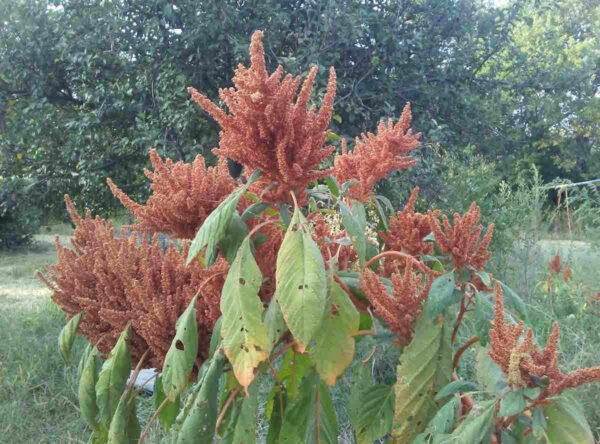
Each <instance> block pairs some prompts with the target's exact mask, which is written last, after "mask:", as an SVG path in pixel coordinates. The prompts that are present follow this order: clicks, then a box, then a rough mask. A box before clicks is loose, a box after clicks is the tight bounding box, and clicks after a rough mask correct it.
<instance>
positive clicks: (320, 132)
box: [189, 31, 336, 202]
mask: <svg viewBox="0 0 600 444" xmlns="http://www.w3.org/2000/svg"><path fill="white" fill-rule="evenodd" d="M262 36H263V33H262V31H256V32H255V33H254V34H253V35H252V41H251V43H250V62H251V65H250V68H246V67H244V66H242V65H239V66H238V68H237V69H236V71H235V75H234V77H233V84H234V85H235V88H228V89H221V90H219V96H220V98H221V100H222V101H223V102H224V103H225V105H227V107H228V108H229V113H227V112H225V111H224V110H222V109H221V108H219V107H218V106H217V105H215V104H214V103H213V102H211V101H210V100H209V99H208V98H207V97H205V96H204V95H202V94H200V93H199V92H198V91H196V90H195V89H194V88H189V91H190V93H191V94H192V98H193V99H194V101H195V102H196V103H198V104H199V105H200V106H201V107H202V109H203V110H204V111H206V112H207V113H208V114H210V115H211V116H212V117H213V118H214V119H215V120H216V121H217V122H218V123H219V125H221V133H220V141H219V149H218V150H217V149H215V154H217V155H218V156H221V157H228V158H230V159H233V160H235V161H236V162H239V163H241V164H242V165H244V166H245V167H246V168H247V169H248V170H249V171H253V170H256V169H260V170H261V171H262V172H263V175H262V176H261V178H260V179H259V181H258V185H256V186H257V187H259V188H262V189H263V191H264V194H263V200H265V201H269V202H279V201H288V200H289V198H290V197H289V192H290V191H294V192H295V193H296V195H297V196H298V199H299V201H300V202H302V201H304V199H305V193H304V191H305V189H306V187H307V185H308V184H309V183H310V182H311V181H313V180H315V179H319V178H321V177H324V176H326V175H327V174H329V171H320V170H317V169H316V168H317V167H318V166H319V164H320V163H321V162H322V161H323V160H324V159H326V158H327V157H329V156H330V155H331V153H332V152H333V149H334V148H333V147H332V146H324V144H325V140H326V139H327V135H328V130H327V127H328V126H329V121H330V120H331V114H332V110H333V99H334V97H335V87H336V78H335V71H334V70H333V68H331V70H330V73H329V83H328V84H327V92H326V94H325V97H324V99H323V105H322V107H321V109H320V110H319V112H318V113H317V112H316V110H315V107H314V106H312V107H311V108H310V109H307V106H308V102H309V98H310V93H311V90H312V87H313V83H314V80H315V76H316V75H317V68H316V67H313V68H312V69H311V70H310V72H309V74H308V77H307V78H306V80H305V81H304V83H303V85H302V88H301V90H300V93H299V95H298V97H297V99H296V100H295V101H294V98H295V97H296V92H297V90H298V86H299V85H300V77H296V78H293V77H292V76H291V75H290V74H287V75H286V76H283V68H282V67H281V66H279V67H278V68H277V70H276V71H275V72H274V73H273V74H271V75H269V74H268V72H267V67H266V64H265V54H264V48H263V44H262ZM282 77H283V80H282ZM267 187H268V189H266V188H267Z"/></svg>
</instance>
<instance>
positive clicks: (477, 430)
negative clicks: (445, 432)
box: [438, 400, 496, 444]
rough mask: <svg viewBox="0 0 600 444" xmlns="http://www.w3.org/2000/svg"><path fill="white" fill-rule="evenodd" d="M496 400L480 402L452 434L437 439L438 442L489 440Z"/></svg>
mask: <svg viewBox="0 0 600 444" xmlns="http://www.w3.org/2000/svg"><path fill="white" fill-rule="evenodd" d="M495 405H496V400H491V401H485V402H482V403H481V404H480V405H479V406H478V407H477V408H476V409H475V408H474V409H471V411H470V412H469V415H468V416H467V417H466V418H465V419H464V420H463V421H462V422H461V423H460V425H459V426H458V427H457V428H456V430H454V432H453V433H452V435H450V436H448V437H446V438H443V439H441V440H440V441H438V442H439V443H440V444H464V443H480V442H489V440H490V439H491V438H490V436H491V433H492V428H493V426H494V408H495Z"/></svg>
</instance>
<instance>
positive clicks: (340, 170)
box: [333, 103, 421, 203]
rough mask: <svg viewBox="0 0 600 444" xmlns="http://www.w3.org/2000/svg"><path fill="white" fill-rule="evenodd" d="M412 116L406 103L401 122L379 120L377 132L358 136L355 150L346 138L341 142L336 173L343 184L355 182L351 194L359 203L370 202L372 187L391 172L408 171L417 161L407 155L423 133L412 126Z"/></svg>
mask: <svg viewBox="0 0 600 444" xmlns="http://www.w3.org/2000/svg"><path fill="white" fill-rule="evenodd" d="M411 120H412V115H411V112H410V103H407V104H406V106H405V107H404V110H403V111H402V115H401V116H400V119H398V122H397V123H396V124H395V125H394V124H393V122H392V119H388V121H387V123H385V122H384V121H383V120H382V121H381V122H380V123H379V126H378V128H377V134H373V133H367V134H364V133H363V134H362V135H361V137H360V138H358V137H357V138H356V140H355V143H354V150H353V151H351V152H349V151H348V149H347V147H346V141H345V140H344V141H342V154H336V156H335V158H334V169H333V174H334V176H335V178H336V180H337V181H338V183H340V184H342V183H344V182H347V181H349V180H350V181H353V183H352V185H351V186H350V189H349V190H348V196H349V197H351V198H353V199H356V200H358V201H360V202H363V203H365V202H367V201H368V200H369V199H370V198H371V196H372V193H373V187H374V186H375V184H376V183H377V181H379V180H380V179H383V178H384V177H385V176H387V175H388V173H389V172H390V171H395V170H406V169H408V168H410V167H412V166H413V165H414V164H415V163H417V161H416V160H415V159H412V158H411V157H409V156H407V154H408V153H410V152H411V151H412V150H414V149H415V148H416V147H417V146H419V138H420V137H421V133H417V134H413V133H412V130H411V129H410V123H411Z"/></svg>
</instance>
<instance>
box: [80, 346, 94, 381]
mask: <svg viewBox="0 0 600 444" xmlns="http://www.w3.org/2000/svg"><path fill="white" fill-rule="evenodd" d="M92 349H93V347H92V344H90V343H89V342H88V345H86V347H85V348H84V349H83V353H82V354H81V358H79V364H77V378H81V374H82V373H83V368H84V367H85V363H86V362H87V358H88V356H90V353H91V352H92Z"/></svg>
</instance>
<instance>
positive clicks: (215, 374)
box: [175, 352, 225, 444]
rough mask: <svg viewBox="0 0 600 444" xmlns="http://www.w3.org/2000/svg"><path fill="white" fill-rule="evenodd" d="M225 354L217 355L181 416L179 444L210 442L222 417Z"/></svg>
mask: <svg viewBox="0 0 600 444" xmlns="http://www.w3.org/2000/svg"><path fill="white" fill-rule="evenodd" d="M224 361H225V355H224V354H223V353H222V352H218V353H215V355H214V356H213V358H212V359H211V361H210V364H209V365H208V367H207V369H206V371H205V372H204V374H203V376H202V378H200V377H198V382H197V383H196V384H195V385H194V387H193V389H192V393H191V394H190V396H189V398H188V400H187V402H186V406H185V407H184V409H183V410H182V411H181V413H180V414H179V416H178V417H177V422H178V423H179V424H180V426H179V430H178V433H177V435H176V437H175V443H176V444H196V443H205V442H206V443H210V442H212V440H213V437H214V434H215V425H216V422H217V415H218V399H217V398H218V394H219V378H220V377H221V374H222V373H223V362H224Z"/></svg>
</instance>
